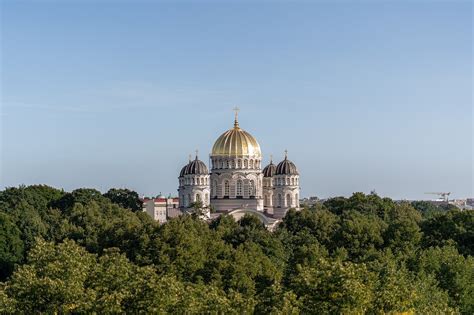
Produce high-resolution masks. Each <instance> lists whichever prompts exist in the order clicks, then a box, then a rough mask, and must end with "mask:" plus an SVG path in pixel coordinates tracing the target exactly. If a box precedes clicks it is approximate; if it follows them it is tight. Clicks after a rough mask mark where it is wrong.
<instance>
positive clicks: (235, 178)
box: [178, 110, 300, 226]
mask: <svg viewBox="0 0 474 315" xmlns="http://www.w3.org/2000/svg"><path fill="white" fill-rule="evenodd" d="M209 166H210V169H211V171H210V172H209V168H208V167H207V166H206V164H205V163H204V162H203V161H201V160H199V158H198V156H197V153H196V157H195V158H194V160H193V159H191V158H190V159H189V163H188V164H186V165H185V166H184V167H183V168H182V169H181V172H180V174H179V189H178V192H179V208H180V209H181V211H183V212H185V211H186V210H187V209H188V208H190V207H192V204H193V203H195V202H201V203H202V204H203V206H205V207H208V208H209V209H211V211H212V212H213V213H214V214H217V215H220V214H230V215H233V216H234V217H235V218H236V219H239V218H240V217H241V216H243V215H245V214H246V213H252V214H256V215H257V217H259V218H260V219H261V221H262V222H263V223H265V225H267V226H270V225H272V224H275V222H277V221H278V220H279V219H281V218H283V217H284V216H285V214H286V212H287V211H288V210H289V209H290V208H294V209H296V210H299V206H300V205H299V191H300V187H299V173H298V170H297V168H296V166H295V164H294V163H293V162H291V161H290V160H289V159H288V154H287V152H286V151H285V158H284V160H283V161H281V162H280V163H278V164H277V165H275V164H273V160H272V159H270V163H269V164H268V165H267V166H265V167H264V168H263V169H262V151H261V149H260V145H259V144H258V142H257V140H256V139H255V138H254V137H253V136H252V135H251V134H250V133H248V132H247V131H245V130H243V129H242V128H240V126H239V122H238V115H237V110H236V113H235V121H234V127H233V128H231V129H229V130H228V131H226V132H224V133H223V134H222V135H221V136H220V137H219V138H217V140H216V142H215V143H214V145H213V147H212V152H211V154H210V158H209Z"/></svg>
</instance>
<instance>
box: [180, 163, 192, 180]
mask: <svg viewBox="0 0 474 315" xmlns="http://www.w3.org/2000/svg"><path fill="white" fill-rule="evenodd" d="M190 163H191V162H190ZM188 165H189V163H188V164H186V165H185V166H183V168H182V169H181V172H179V177H183V176H184V174H185V173H186V168H187V167H188Z"/></svg>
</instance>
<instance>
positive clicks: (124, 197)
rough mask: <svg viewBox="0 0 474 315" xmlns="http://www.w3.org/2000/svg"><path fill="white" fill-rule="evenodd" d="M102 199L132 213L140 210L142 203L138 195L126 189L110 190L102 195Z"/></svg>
mask: <svg viewBox="0 0 474 315" xmlns="http://www.w3.org/2000/svg"><path fill="white" fill-rule="evenodd" d="M104 197H105V198H108V199H109V200H110V201H112V202H113V203H115V204H117V205H119V206H121V207H122V208H125V209H130V210H132V211H141V210H142V202H141V201H140V197H139V196H138V193H137V192H135V191H132V190H129V189H126V188H121V189H116V188H112V189H109V191H108V192H106V193H105V194H104Z"/></svg>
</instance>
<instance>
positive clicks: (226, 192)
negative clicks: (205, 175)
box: [224, 180, 230, 197]
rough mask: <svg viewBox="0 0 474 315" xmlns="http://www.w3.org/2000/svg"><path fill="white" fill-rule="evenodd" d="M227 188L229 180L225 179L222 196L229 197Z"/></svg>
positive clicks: (228, 188)
mask: <svg viewBox="0 0 474 315" xmlns="http://www.w3.org/2000/svg"><path fill="white" fill-rule="evenodd" d="M229 190H230V187H229V181H227V180H226V181H225V182H224V196H226V197H229Z"/></svg>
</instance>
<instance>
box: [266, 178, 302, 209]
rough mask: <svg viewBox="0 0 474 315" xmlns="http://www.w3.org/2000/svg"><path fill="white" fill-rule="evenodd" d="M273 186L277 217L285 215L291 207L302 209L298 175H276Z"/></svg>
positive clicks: (274, 207) (274, 206)
mask: <svg viewBox="0 0 474 315" xmlns="http://www.w3.org/2000/svg"><path fill="white" fill-rule="evenodd" d="M273 187H274V189H273V200H272V202H273V211H274V215H275V217H278V218H281V217H284V216H285V214H286V212H287V211H288V210H289V209H290V208H295V209H296V210H299V209H300V202H299V197H300V186H299V176H298V175H275V176H274V177H273Z"/></svg>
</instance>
